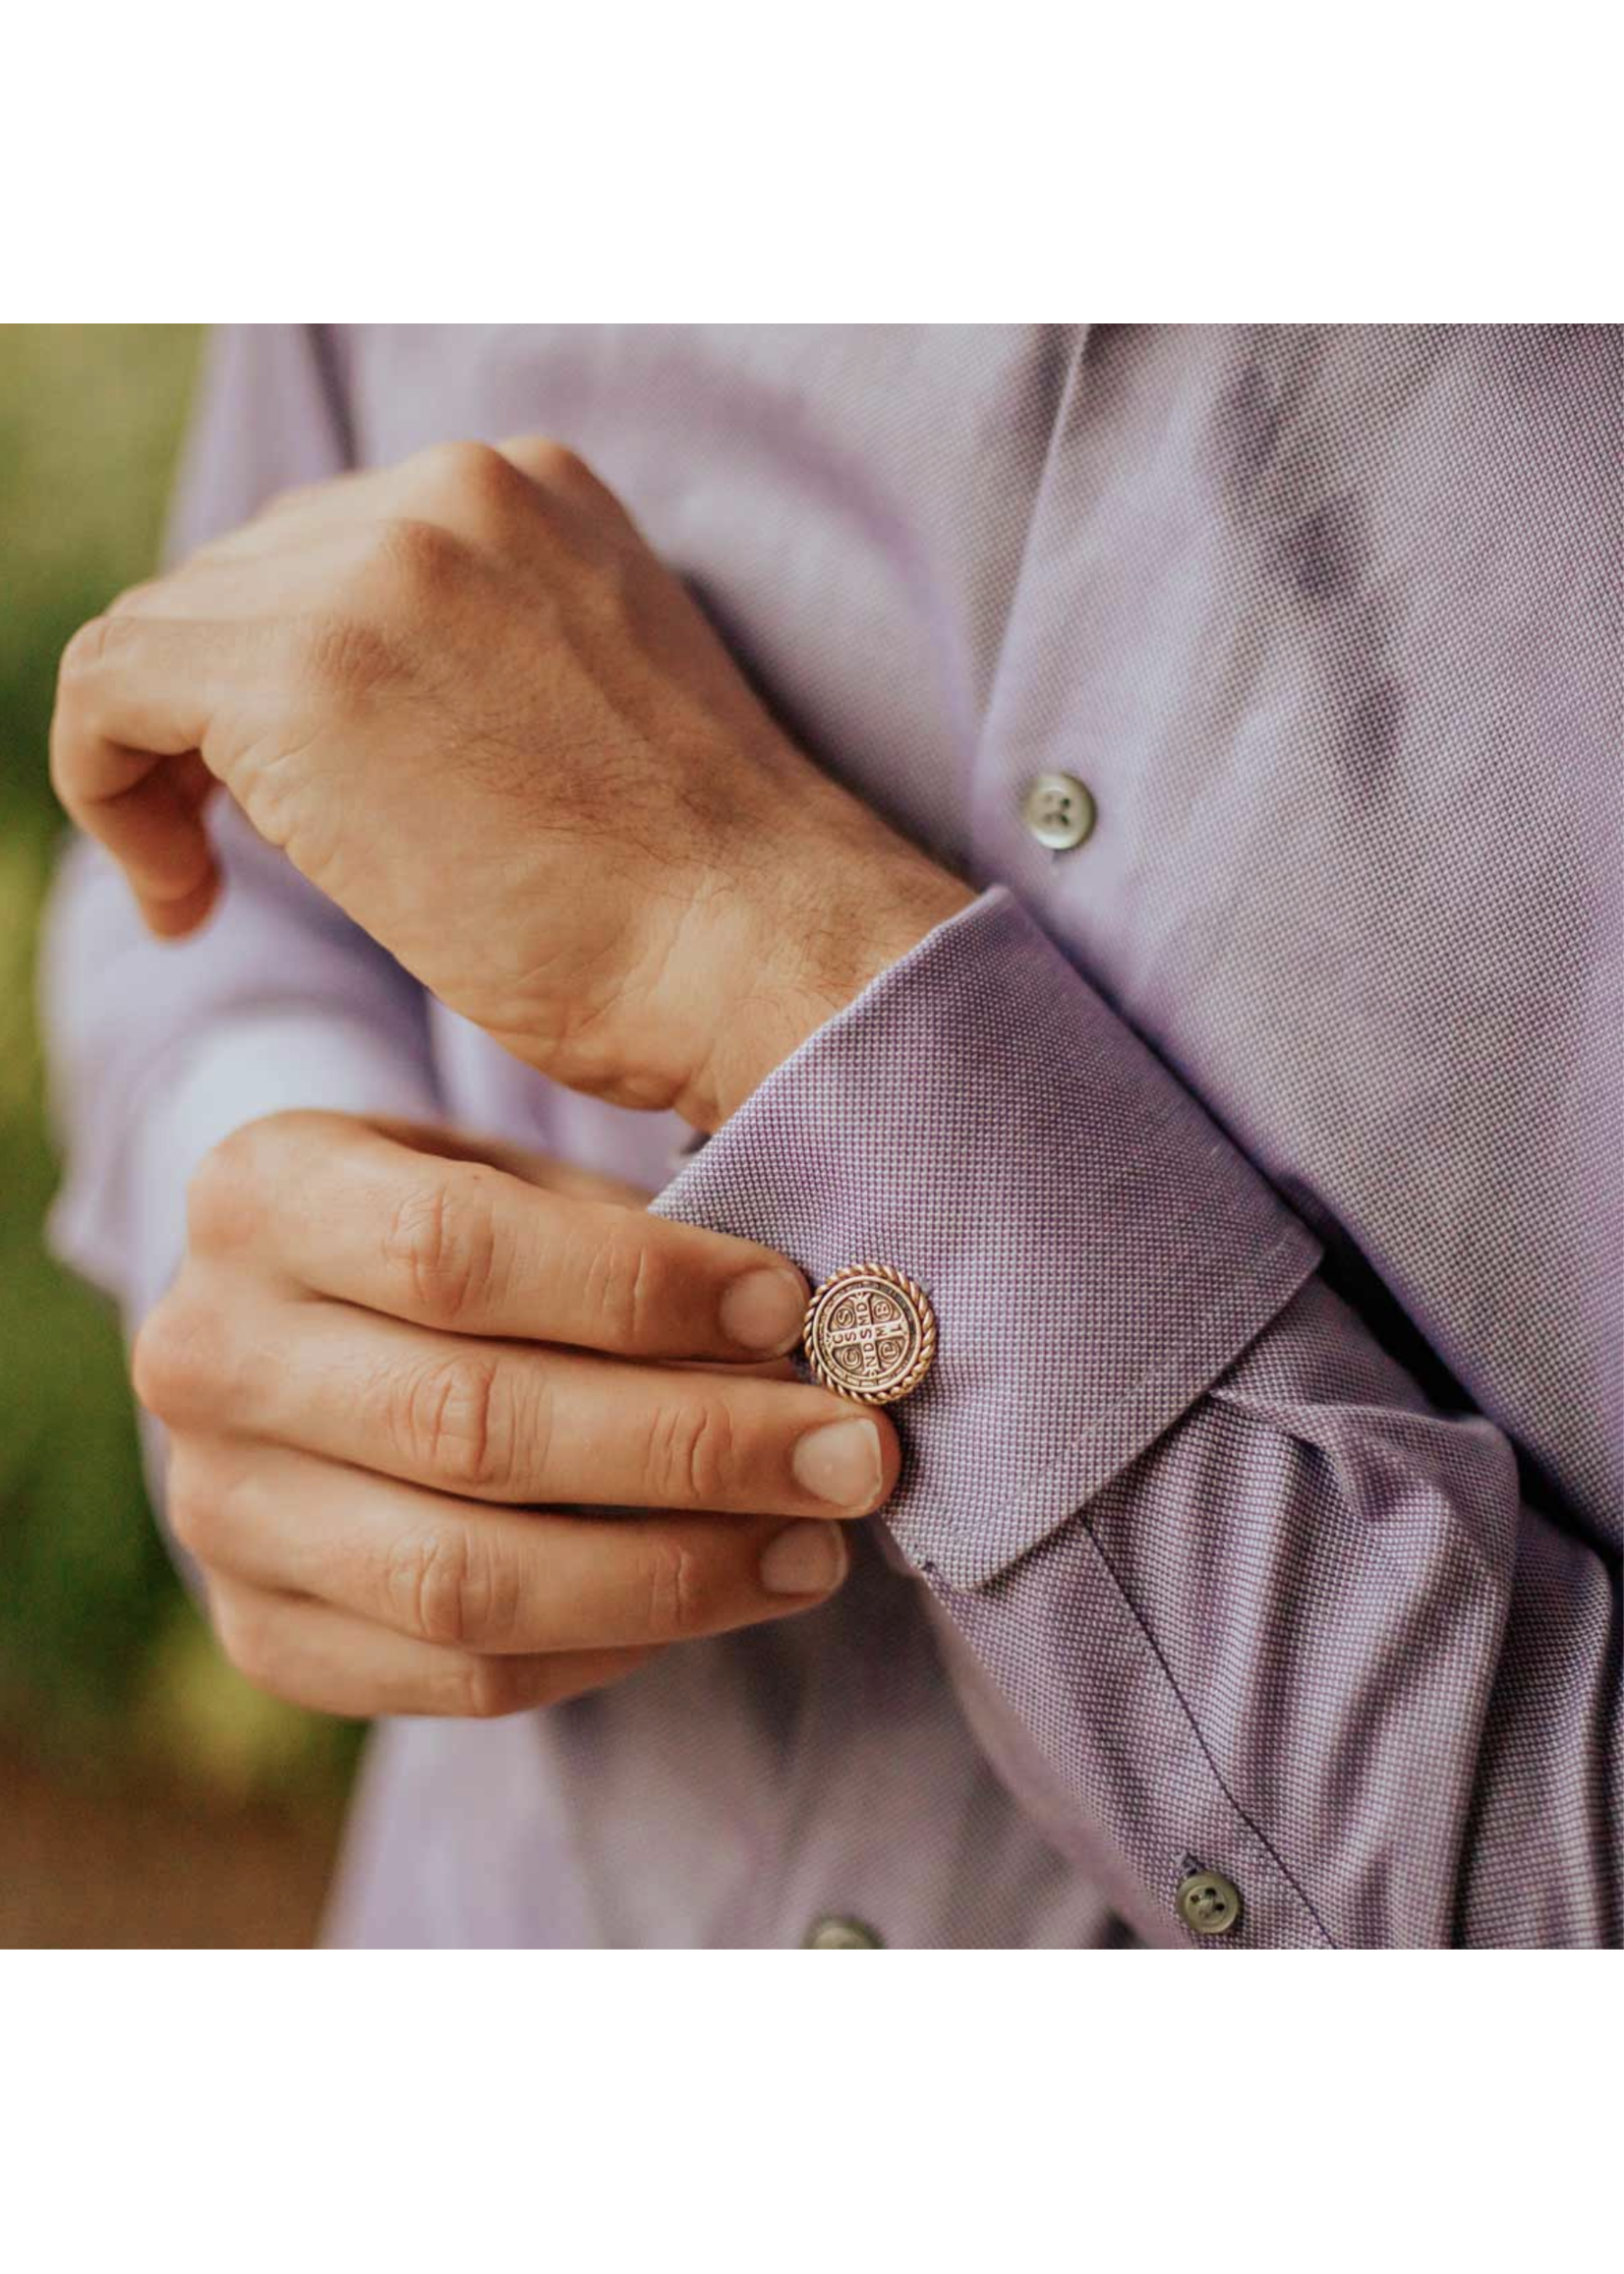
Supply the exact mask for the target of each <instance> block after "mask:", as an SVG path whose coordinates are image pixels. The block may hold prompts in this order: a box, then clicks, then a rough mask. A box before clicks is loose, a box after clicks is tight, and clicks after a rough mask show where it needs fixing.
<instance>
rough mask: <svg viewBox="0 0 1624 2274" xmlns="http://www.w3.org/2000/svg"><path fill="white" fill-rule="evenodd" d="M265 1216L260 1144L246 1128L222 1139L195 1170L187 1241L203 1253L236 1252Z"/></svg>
mask: <svg viewBox="0 0 1624 2274" xmlns="http://www.w3.org/2000/svg"><path fill="white" fill-rule="evenodd" d="M263 1216H264V1166H263V1148H262V1141H261V1137H260V1135H259V1133H258V1131H257V1130H256V1129H255V1127H254V1126H253V1125H252V1124H250V1125H249V1126H248V1127H247V1128H245V1129H238V1130H233V1131H232V1133H231V1135H230V1136H229V1137H222V1138H221V1140H220V1142H219V1143H218V1144H217V1145H214V1146H213V1147H211V1149H210V1150H209V1151H208V1152H206V1153H204V1155H203V1159H202V1160H201V1161H200V1162H199V1163H198V1166H197V1167H196V1168H195V1169H194V1170H193V1172H192V1176H191V1178H190V1180H189V1181H188V1184H187V1188H186V1230H187V1239H188V1242H189V1244H190V1245H191V1246H192V1247H194V1248H197V1249H203V1250H211V1249H221V1248H235V1247H240V1246H241V1245H242V1243H243V1242H244V1241H245V1240H247V1239H250V1238H252V1237H253V1235H254V1234H255V1233H256V1232H257V1231H258V1230H259V1229H260V1227H261V1223H262V1221H263Z"/></svg>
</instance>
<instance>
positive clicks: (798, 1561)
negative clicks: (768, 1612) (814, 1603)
mask: <svg viewBox="0 0 1624 2274" xmlns="http://www.w3.org/2000/svg"><path fill="white" fill-rule="evenodd" d="M850 1560H851V1558H850V1555H849V1554H848V1553H847V1550H846V1545H845V1539H844V1536H843V1534H842V1533H841V1527H840V1526H839V1525H838V1524H791V1525H790V1526H789V1528H788V1530H787V1531H785V1532H781V1533H780V1534H779V1536H778V1538H777V1539H776V1540H770V1541H769V1542H768V1544H767V1547H766V1550H765V1552H764V1553H763V1555H762V1559H761V1570H760V1577H761V1584H762V1586H763V1587H764V1588H765V1589H766V1590H767V1592H768V1594H769V1595H828V1594H829V1593H830V1591H831V1590H832V1589H834V1588H837V1587H839V1586H840V1584H841V1580H842V1579H843V1578H844V1577H845V1570H846V1565H847V1564H848V1563H849V1562H850Z"/></svg>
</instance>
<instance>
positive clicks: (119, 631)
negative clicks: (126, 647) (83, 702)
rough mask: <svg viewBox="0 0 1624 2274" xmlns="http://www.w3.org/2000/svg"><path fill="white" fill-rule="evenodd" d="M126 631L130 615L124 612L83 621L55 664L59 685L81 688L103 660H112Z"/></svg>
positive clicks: (66, 689) (95, 616)
mask: <svg viewBox="0 0 1624 2274" xmlns="http://www.w3.org/2000/svg"><path fill="white" fill-rule="evenodd" d="M128 633H129V618H127V617H124V616H117V615H112V614H107V615H93V616H91V617H90V619H89V621H88V622H87V623H82V624H81V625H80V627H79V629H78V631H76V632H75V633H74V635H73V637H72V639H70V640H69V642H68V644H67V646H66V647H65V648H64V649H63V651H62V660H61V662H60V663H59V664H58V666H57V674H56V675H57V684H58V686H59V687H60V688H62V689H63V690H64V691H65V692H74V691H77V690H78V689H80V688H82V687H83V686H84V685H85V683H86V682H87V680H89V679H91V678H93V677H94V676H95V674H96V672H97V671H100V669H101V667H102V666H103V664H105V663H108V662H110V661H111V659H112V658H113V656H114V655H115V654H116V653H117V651H118V649H119V646H120V644H121V642H122V641H123V640H125V639H126V638H127V637H128Z"/></svg>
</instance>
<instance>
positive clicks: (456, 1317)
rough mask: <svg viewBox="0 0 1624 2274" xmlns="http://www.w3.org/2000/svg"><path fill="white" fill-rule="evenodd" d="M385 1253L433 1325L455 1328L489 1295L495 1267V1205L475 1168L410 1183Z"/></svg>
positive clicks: (396, 1209)
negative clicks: (464, 1173)
mask: <svg viewBox="0 0 1624 2274" xmlns="http://www.w3.org/2000/svg"><path fill="white" fill-rule="evenodd" d="M384 1254H385V1258H386V1260H387V1261H388V1263H389V1264H390V1265H391V1266H392V1267H393V1269H394V1270H395V1272H396V1273H397V1274H398V1275H399V1276H400V1278H401V1280H402V1281H403V1283H404V1285H405V1288H406V1290H407V1292H408V1294H409V1295H410V1298H411V1300H412V1301H413V1302H414V1303H415V1304H416V1306H417V1308H418V1310H419V1312H422V1313H423V1314H424V1315H425V1316H426V1317H428V1318H429V1319H430V1320H431V1321H432V1322H433V1323H435V1324H436V1325H441V1326H454V1325H456V1324H457V1323H458V1322H459V1321H460V1320H462V1319H464V1318H466V1317H469V1316H470V1315H472V1314H473V1313H474V1312H477V1311H478V1310H479V1309H480V1307H481V1306H482V1304H484V1303H485V1302H486V1301H487V1299H488V1298H489V1296H490V1294H491V1292H492V1288H493V1282H494V1279H495V1273H496V1267H497V1240H496V1224H495V1207H494V1202H493V1198H492V1195H491V1192H490V1189H489V1186H488V1183H487V1181H486V1179H485V1178H484V1177H483V1176H482V1175H481V1174H480V1172H479V1171H478V1170H473V1171H470V1172H469V1173H468V1174H466V1175H462V1176H459V1175H457V1173H456V1172H455V1170H454V1169H453V1168H449V1167H448V1168H447V1169H446V1171H445V1173H443V1174H441V1173H431V1174H430V1175H428V1176H426V1177H425V1178H424V1180H423V1182H422V1183H420V1184H414V1185H413V1186H412V1188H411V1190H410V1191H408V1192H407V1193H405V1194H404V1195H402V1197H401V1198H400V1200H399V1201H398V1202H397V1204H396V1206H395V1207H394V1209H393V1211H392V1213H391V1215H390V1218H389V1222H388V1226H387V1229H386V1231H385V1234H384Z"/></svg>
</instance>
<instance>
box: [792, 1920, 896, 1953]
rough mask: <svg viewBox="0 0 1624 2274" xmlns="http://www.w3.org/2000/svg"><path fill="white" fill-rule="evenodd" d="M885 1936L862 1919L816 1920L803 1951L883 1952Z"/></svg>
mask: <svg viewBox="0 0 1624 2274" xmlns="http://www.w3.org/2000/svg"><path fill="white" fill-rule="evenodd" d="M885 1947H886V1946H885V1940H884V1937H883V1936H880V1935H877V1934H876V1933H875V1932H874V1929H873V1928H872V1927H865V1926H864V1924H863V1922H862V1920H861V1919H837V1918H827V1919H814V1920H813V1921H812V1924H811V1925H810V1926H809V1927H808V1928H807V1930H806V1939H805V1941H804V1942H803V1943H802V1944H801V1948H802V1950H803V1951H883V1950H884V1949H885Z"/></svg>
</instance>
